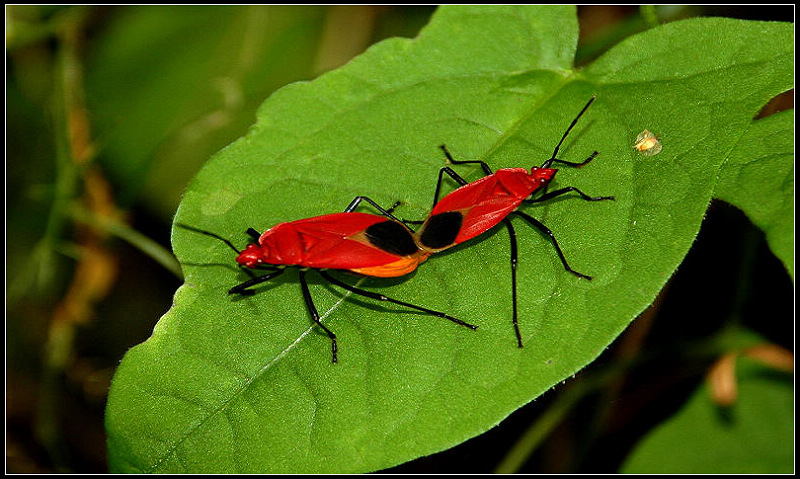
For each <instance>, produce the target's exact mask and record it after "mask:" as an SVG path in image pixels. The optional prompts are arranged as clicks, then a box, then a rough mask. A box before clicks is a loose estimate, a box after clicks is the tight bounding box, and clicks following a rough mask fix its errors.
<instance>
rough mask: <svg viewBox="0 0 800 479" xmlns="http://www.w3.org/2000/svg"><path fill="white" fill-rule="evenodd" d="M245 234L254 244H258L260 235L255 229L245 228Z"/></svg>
mask: <svg viewBox="0 0 800 479" xmlns="http://www.w3.org/2000/svg"><path fill="white" fill-rule="evenodd" d="M245 233H247V235H248V236H250V237H251V238H253V242H255V243H258V239H259V238H261V233H259V232H258V231H256V229H255V228H247V231H245Z"/></svg>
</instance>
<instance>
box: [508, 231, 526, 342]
mask: <svg viewBox="0 0 800 479" xmlns="http://www.w3.org/2000/svg"><path fill="white" fill-rule="evenodd" d="M503 224H505V225H506V229H508V236H509V237H510V238H511V307H512V316H511V322H512V323H513V324H514V332H515V333H516V334H517V345H518V346H519V347H520V348H521V347H522V333H520V331H519V322H518V320H517V233H516V232H515V231H514V227H513V226H512V225H511V221H509V220H508V218H503Z"/></svg>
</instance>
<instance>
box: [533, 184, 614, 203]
mask: <svg viewBox="0 0 800 479" xmlns="http://www.w3.org/2000/svg"><path fill="white" fill-rule="evenodd" d="M570 191H574V192H575V193H578V194H579V195H581V198H583V199H584V200H586V201H604V200H612V201H613V200H614V197H613V196H589V195H587V194H586V193H584V192H583V191H581V190H579V189H578V188H575V187H574V186H567V187H566V188H561V189H560V190H556V191H551V192H549V193H546V194H543V195H542V196H538V197H536V198H532V199H529V200H524V201H525V202H526V203H541V202H543V201H547V200H550V199H553V198H555V197H556V196H561V195H563V194H565V193H569V192H570Z"/></svg>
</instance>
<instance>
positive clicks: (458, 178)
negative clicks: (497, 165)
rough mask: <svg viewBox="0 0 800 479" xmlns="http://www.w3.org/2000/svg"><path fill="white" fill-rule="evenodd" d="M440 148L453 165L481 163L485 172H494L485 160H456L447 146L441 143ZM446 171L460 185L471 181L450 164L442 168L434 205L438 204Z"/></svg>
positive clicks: (437, 182)
mask: <svg viewBox="0 0 800 479" xmlns="http://www.w3.org/2000/svg"><path fill="white" fill-rule="evenodd" d="M440 148H441V149H442V151H444V155H445V156H446V157H447V162H448V163H451V164H453V165H465V164H479V165H481V168H482V169H483V172H484V173H485V174H486V175H491V174H492V169H491V168H489V165H487V164H486V163H485V162H483V161H480V160H454V159H453V155H451V154H450V152H449V151H447V147H446V146H444V145H441V146H440ZM445 173H447V175H448V176H450V178H452V179H453V180H455V182H456V183H458V185H459V186H464V185H466V184H467V183H469V182H468V181H467V180H465V179H464V178H462V177H461V175H459V174H458V173H456V172H455V171H453V169H452V168H450V167H449V166H445V167H443V168H442V169H440V170H439V179H438V180H437V181H436V191H435V192H434V194H433V206H436V203H438V202H439V193H440V192H441V190H442V178H443V177H444V174H445Z"/></svg>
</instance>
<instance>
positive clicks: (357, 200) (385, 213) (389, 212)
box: [344, 196, 402, 222]
mask: <svg viewBox="0 0 800 479" xmlns="http://www.w3.org/2000/svg"><path fill="white" fill-rule="evenodd" d="M362 201H366V202H367V203H369V204H371V205H372V206H373V207H374V208H375V209H376V210H378V212H380V214H382V215H383V216H386V217H387V218H391V219H393V220H395V221H400V222H402V220H400V219H399V218H397V217H396V216H394V214H392V213H393V212H394V209H395V208H397V207H398V206H399V205H400V202H399V201H397V202H395V204H393V205H392V206H391V207H390V208H389V209H384V208H383V207H381V206H380V205H379V204H378V203H376V202H375V201H374V200H372V199H370V198H369V197H367V196H356V197H355V198H353V201H351V202H350V204H349V205H347V208H345V209H344V212H345V213H352V212H353V211H355V209H356V208H357V207H358V205H359V204H361V202H362Z"/></svg>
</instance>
